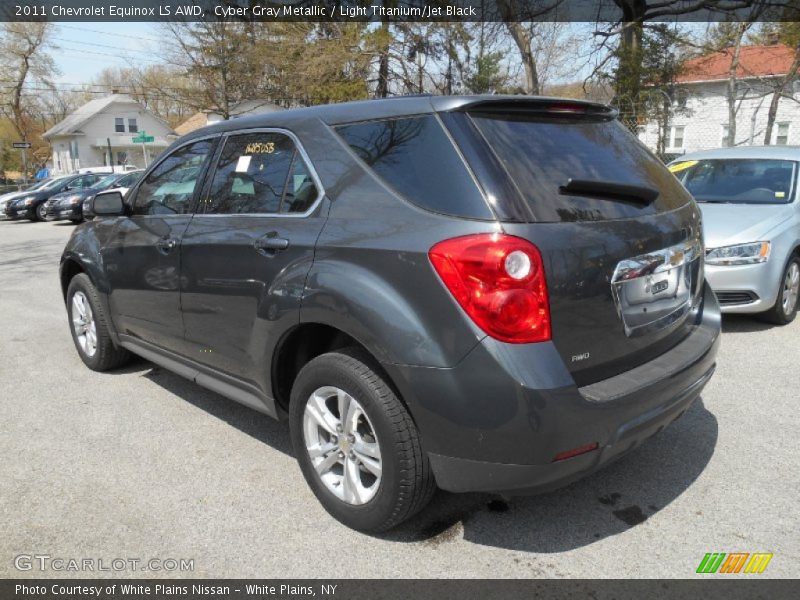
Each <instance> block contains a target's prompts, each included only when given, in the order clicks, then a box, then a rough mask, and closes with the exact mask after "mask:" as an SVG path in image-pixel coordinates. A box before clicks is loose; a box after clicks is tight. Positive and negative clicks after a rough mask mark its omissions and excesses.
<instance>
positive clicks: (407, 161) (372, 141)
mask: <svg viewBox="0 0 800 600" xmlns="http://www.w3.org/2000/svg"><path fill="white" fill-rule="evenodd" d="M336 132H337V133H338V134H339V135H340V136H341V137H342V138H343V139H344V141H345V142H347V144H348V145H349V146H350V148H352V150H353V151H354V152H355V153H356V154H357V155H358V156H359V157H360V158H361V159H362V160H363V161H364V162H365V163H366V164H367V165H368V166H369V167H370V168H371V169H372V170H373V171H374V172H375V173H376V174H377V175H378V176H379V177H381V178H382V179H383V180H384V181H385V182H386V183H387V184H389V186H390V187H391V188H392V189H394V190H395V191H396V192H397V193H399V194H400V195H401V196H403V197H405V198H406V199H408V200H409V201H410V202H413V203H414V204H416V205H418V206H420V207H422V208H425V209H428V210H430V211H433V212H437V213H443V214H448V215H455V216H459V217H467V218H472V219H491V218H492V213H491V211H490V210H489V207H488V206H487V204H486V202H485V201H484V199H483V196H482V195H481V192H480V190H479V189H478V187H477V185H476V184H475V181H474V180H473V179H472V176H471V175H470V173H469V171H468V170H467V167H466V165H465V164H464V162H463V161H462V160H461V157H460V156H459V155H458V153H457V152H456V149H455V147H454V146H453V144H452V142H451V141H450V139H449V138H448V137H447V134H446V133H445V132H444V130H443V129H442V126H441V125H440V124H439V121H438V120H437V119H436V117H435V116H432V115H429V116H423V117H411V118H403V119H391V120H386V121H368V122H364V123H355V124H352V125H343V126H340V127H337V128H336Z"/></svg>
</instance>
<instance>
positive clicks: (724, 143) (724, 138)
mask: <svg viewBox="0 0 800 600" xmlns="http://www.w3.org/2000/svg"><path fill="white" fill-rule="evenodd" d="M730 130H731V129H730V127H728V126H727V125H723V126H722V141H721V143H720V146H722V147H723V148H725V147H726V146H727V145H728V133H729V132H730Z"/></svg>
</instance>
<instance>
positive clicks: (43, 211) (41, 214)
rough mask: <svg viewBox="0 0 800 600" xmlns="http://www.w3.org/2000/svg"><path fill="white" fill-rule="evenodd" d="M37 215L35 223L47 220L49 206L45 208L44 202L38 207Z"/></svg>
mask: <svg viewBox="0 0 800 600" xmlns="http://www.w3.org/2000/svg"><path fill="white" fill-rule="evenodd" d="M35 215H36V218H35V219H34V221H46V220H47V206H45V203H44V202H42V203H41V204H40V205H39V206H37V207H36V211H35Z"/></svg>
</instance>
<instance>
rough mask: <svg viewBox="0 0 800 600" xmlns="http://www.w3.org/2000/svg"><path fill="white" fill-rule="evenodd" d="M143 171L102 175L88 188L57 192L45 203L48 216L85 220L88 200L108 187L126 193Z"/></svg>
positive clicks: (76, 221) (74, 220)
mask: <svg viewBox="0 0 800 600" xmlns="http://www.w3.org/2000/svg"><path fill="white" fill-rule="evenodd" d="M142 173H143V171H133V172H131V173H112V174H110V175H105V176H101V177H100V179H99V180H98V181H96V182H95V183H94V184H92V185H90V186H89V187H87V188H83V189H71V190H68V191H66V192H61V193H60V194H56V195H54V196H52V197H51V198H50V199H49V200H48V201H47V202H46V203H45V204H46V206H47V216H48V217H52V218H53V219H54V220H56V221H58V220H61V219H69V220H70V221H72V222H73V223H80V222H81V221H83V220H84V213H83V207H84V205H87V206H88V205H89V204H88V203H87V201H88V200H91V199H92V198H94V196H95V194H97V192H100V191H102V190H107V189H119V190H120V192H122V194H123V195H124V194H125V192H127V191H128V188H129V187H130V186H132V185H133V184H134V183H136V181H138V180H139V177H140V176H141V174H142Z"/></svg>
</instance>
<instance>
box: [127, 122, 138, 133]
mask: <svg viewBox="0 0 800 600" xmlns="http://www.w3.org/2000/svg"><path fill="white" fill-rule="evenodd" d="M128 131H130V132H131V133H136V132H137V131H139V126H138V125H136V119H128Z"/></svg>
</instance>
